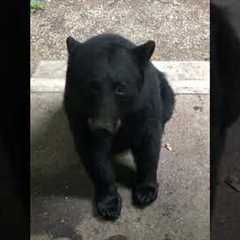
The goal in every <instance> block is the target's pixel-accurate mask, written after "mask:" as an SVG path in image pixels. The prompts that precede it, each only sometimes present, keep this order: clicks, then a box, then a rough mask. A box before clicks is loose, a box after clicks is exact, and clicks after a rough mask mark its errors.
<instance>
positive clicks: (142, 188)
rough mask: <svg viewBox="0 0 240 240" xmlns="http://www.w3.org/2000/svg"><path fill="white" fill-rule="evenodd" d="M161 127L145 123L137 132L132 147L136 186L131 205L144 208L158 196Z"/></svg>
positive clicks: (152, 121)
mask: <svg viewBox="0 0 240 240" xmlns="http://www.w3.org/2000/svg"><path fill="white" fill-rule="evenodd" d="M162 132H163V127H162V125H161V123H159V121H158V120H157V119H156V120H151V121H147V122H146V124H145V125H144V127H142V129H141V130H140V131H139V134H138V141H136V142H135V143H134V144H133V146H132V153H133V156H134V160H135V163H136V167H137V178H136V184H135V186H134V188H133V195H132V196H133V203H134V204H135V205H136V206H138V207H145V206H148V205H149V204H151V203H152V202H153V201H155V200H156V198H157V196H158V182H157V168H158V161H159V156H160V148H161V137H162Z"/></svg>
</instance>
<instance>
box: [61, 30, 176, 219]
mask: <svg viewBox="0 0 240 240" xmlns="http://www.w3.org/2000/svg"><path fill="white" fill-rule="evenodd" d="M66 42H67V49H68V66H67V73H66V85H65V94H64V108H65V111H66V114H67V118H68V121H69V125H70V130H71V132H72V134H73V138H74V143H75V146H76V150H77V152H78V153H79V155H80V158H81V160H82V162H83V165H84V166H85V168H86V170H87V172H88V174H89V176H90V178H91V179H92V182H93V184H94V188H95V203H96V209H97V213H98V215H100V216H101V217H102V218H104V219H109V220H115V219H117V218H118V217H119V216H120V212H121V197H120V195H119V193H118V191H117V187H116V184H115V176H114V172H113V169H112V159H111V157H112V155H113V154H115V153H120V152H122V151H124V150H127V149H129V150H131V151H132V154H133V157H134V160H135V163H136V169H137V173H136V183H135V185H134V187H133V194H132V196H133V203H134V204H135V205H136V206H139V207H145V206H147V205H149V204H151V203H152V202H153V201H154V200H155V199H156V198H157V195H158V181H157V166H158V160H159V153H160V146H161V137H162V134H163V130H164V126H165V123H166V122H167V121H168V120H169V119H170V118H171V116H172V112H173V109H174V103H175V100H174V99H175V98H174V93H173V90H172V88H171V87H170V86H169V84H168V82H167V80H166V78H165V76H164V74H163V73H161V72H160V71H158V70H157V69H156V68H155V67H154V66H153V65H152V63H151V62H150V58H151V55H152V53H153V51H154V48H155V43H154V41H147V42H146V43H145V44H142V45H139V46H136V45H135V44H134V43H132V42H130V41H129V40H127V39H125V38H123V37H121V36H119V35H116V34H101V35H98V36H95V37H92V38H90V39H88V40H87V41H85V42H84V43H80V42H78V41H76V40H75V39H73V38H72V37H68V38H67V41H66Z"/></svg>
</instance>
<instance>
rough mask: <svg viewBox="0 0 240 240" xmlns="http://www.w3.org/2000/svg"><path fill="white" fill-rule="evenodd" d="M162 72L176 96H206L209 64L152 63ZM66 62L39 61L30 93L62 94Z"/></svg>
mask: <svg viewBox="0 0 240 240" xmlns="http://www.w3.org/2000/svg"><path fill="white" fill-rule="evenodd" d="M153 64H154V65H155V66H156V68H157V69H159V70H160V71H162V72H164V73H165V74H166V76H167V78H168V80H169V82H170V85H171V86H172V87H173V89H174V91H175V93H176V94H193V93H198V94H208V93H209V62H204V61H189V62H177V61H170V62H164V61H153ZM65 75H66V61H41V62H40V64H39V66H38V68H37V69H36V72H35V73H34V74H33V77H32V79H31V91H32V92H62V91H63V90H64V86H65Z"/></svg>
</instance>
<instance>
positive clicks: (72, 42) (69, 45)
mask: <svg viewBox="0 0 240 240" xmlns="http://www.w3.org/2000/svg"><path fill="white" fill-rule="evenodd" d="M66 43H67V50H68V53H69V54H71V53H73V51H74V50H75V49H76V48H77V47H78V46H80V45H81V43H80V42H78V41H76V40H75V39H74V38H73V37H70V36H69V37H68V38H67V40H66Z"/></svg>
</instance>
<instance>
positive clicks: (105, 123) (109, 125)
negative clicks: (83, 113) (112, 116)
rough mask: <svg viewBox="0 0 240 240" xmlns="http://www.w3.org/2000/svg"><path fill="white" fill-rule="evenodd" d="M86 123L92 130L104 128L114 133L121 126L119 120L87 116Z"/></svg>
mask: <svg viewBox="0 0 240 240" xmlns="http://www.w3.org/2000/svg"><path fill="white" fill-rule="evenodd" d="M88 125H89V127H90V129H91V130H92V131H96V130H106V131H108V132H110V133H115V132H116V131H117V130H118V129H119V128H120V126H121V120H120V119H118V120H117V121H111V120H106V119H98V118H96V119H95V118H89V119H88Z"/></svg>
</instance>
